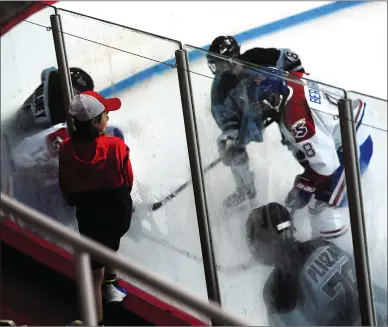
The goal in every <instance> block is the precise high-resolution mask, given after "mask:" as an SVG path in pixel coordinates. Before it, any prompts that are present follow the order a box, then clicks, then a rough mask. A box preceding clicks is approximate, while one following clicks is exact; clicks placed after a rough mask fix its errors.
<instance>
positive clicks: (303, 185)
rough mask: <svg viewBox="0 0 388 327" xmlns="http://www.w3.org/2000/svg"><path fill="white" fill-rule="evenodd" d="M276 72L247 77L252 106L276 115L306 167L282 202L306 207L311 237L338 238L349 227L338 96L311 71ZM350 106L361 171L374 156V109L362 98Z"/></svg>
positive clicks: (296, 153) (363, 170) (297, 206)
mask: <svg viewBox="0 0 388 327" xmlns="http://www.w3.org/2000/svg"><path fill="white" fill-rule="evenodd" d="M270 72H271V73H270ZM276 74H279V71H276V70H271V71H268V74H264V73H259V74H257V75H256V76H254V77H252V78H250V81H249V82H247V90H248V91H247V93H248V98H249V99H250V100H249V101H250V107H255V108H257V110H259V111H262V112H263V113H265V112H272V114H277V115H279V122H280V123H279V124H280V130H281V132H282V134H283V135H284V137H285V139H286V140H287V143H288V148H289V150H291V151H292V153H293V154H294V156H295V157H296V158H297V159H298V161H299V162H300V164H301V165H302V166H303V168H304V172H303V173H302V174H300V175H297V176H296V178H295V181H294V186H293V188H292V190H291V191H290V192H289V194H288V196H287V198H286V200H285V203H286V205H287V206H289V207H293V208H295V209H301V208H303V207H305V206H307V205H309V206H308V208H309V212H310V218H311V219H310V221H311V228H312V233H313V234H312V235H313V237H316V236H321V237H325V238H336V237H339V236H341V235H343V234H344V233H345V232H346V230H347V227H346V222H345V220H344V219H343V212H342V210H340V208H341V207H344V206H345V205H346V204H347V198H346V185H345V175H344V166H343V150H342V141H341V134H340V126H339V119H338V118H337V115H338V105H337V100H336V98H335V97H334V96H333V95H332V94H328V93H326V92H325V90H322V89H321V87H320V86H319V85H318V84H317V83H315V82H312V81H311V77H310V76H309V75H306V74H303V73H292V74H291V75H290V77H292V78H293V79H292V80H287V81H285V79H284V78H282V77H281V76H280V75H278V76H276ZM303 78H308V79H309V80H307V81H306V80H305V81H302V80H303ZM353 108H354V117H355V124H356V131H357V134H356V136H357V144H358V146H359V151H358V153H359V162H360V172H361V174H363V173H364V172H365V171H366V170H367V168H368V166H369V162H370V160H371V158H372V154H373V141H372V137H371V135H370V129H369V127H368V125H369V124H370V121H371V116H372V109H371V108H370V107H369V106H367V104H366V103H365V102H363V101H361V100H356V101H353Z"/></svg>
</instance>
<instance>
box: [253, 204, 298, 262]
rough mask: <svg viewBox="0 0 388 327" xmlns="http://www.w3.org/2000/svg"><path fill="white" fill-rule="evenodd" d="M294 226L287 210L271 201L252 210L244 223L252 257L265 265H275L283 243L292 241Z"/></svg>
mask: <svg viewBox="0 0 388 327" xmlns="http://www.w3.org/2000/svg"><path fill="white" fill-rule="evenodd" d="M294 233H295V228H294V226H293V224H292V222H291V215H290V213H289V212H288V210H287V209H286V208H285V207H284V206H282V205H281V204H279V203H276V202H271V203H268V204H266V205H264V206H261V207H259V208H256V209H254V210H252V212H251V213H250V215H249V217H248V220H247V223H246V239H247V243H248V248H249V250H250V252H251V254H252V255H253V257H254V258H255V259H256V260H257V261H258V262H260V263H262V264H265V265H275V264H277V260H278V259H279V256H278V253H279V252H281V248H282V246H284V244H287V243H290V242H294V240H295V238H294Z"/></svg>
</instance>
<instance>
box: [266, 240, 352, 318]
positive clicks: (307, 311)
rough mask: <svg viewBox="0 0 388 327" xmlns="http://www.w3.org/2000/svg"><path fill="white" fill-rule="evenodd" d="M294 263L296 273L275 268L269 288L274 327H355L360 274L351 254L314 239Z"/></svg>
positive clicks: (270, 314) (308, 242)
mask: <svg viewBox="0 0 388 327" xmlns="http://www.w3.org/2000/svg"><path fill="white" fill-rule="evenodd" d="M290 262H291V264H290V267H291V266H292V269H293V271H292V272H291V273H284V272H282V271H280V270H279V269H277V268H275V271H274V272H273V274H272V275H273V276H272V275H271V276H270V278H269V280H268V282H267V284H266V287H265V294H264V296H265V298H266V299H269V300H267V301H266V304H267V307H268V317H269V320H270V324H271V325H278V326H289V325H321V326H322V325H326V326H329V325H353V324H354V323H355V322H356V321H357V319H358V317H359V303H358V292H357V284H356V273H355V267H354V263H353V260H352V257H351V256H350V255H348V254H347V253H345V252H343V251H342V250H341V249H339V248H338V247H337V246H335V245H334V244H332V243H330V242H328V241H323V240H312V241H307V242H304V243H301V245H300V248H299V250H298V253H294V255H292V257H291V258H290ZM271 278H272V280H271ZM280 297H281V298H282V300H279V298H280ZM284 299H286V300H284Z"/></svg>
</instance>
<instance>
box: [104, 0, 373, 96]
mask: <svg viewBox="0 0 388 327" xmlns="http://www.w3.org/2000/svg"><path fill="white" fill-rule="evenodd" d="M367 2H368V1H335V2H332V3H329V4H327V5H323V6H321V7H317V8H314V9H311V10H307V11H304V12H301V13H299V14H296V15H292V16H289V17H286V18H282V19H280V20H277V21H274V22H272V23H268V24H265V25H262V26H258V27H255V28H252V29H250V30H248V31H245V32H242V33H239V34H236V35H234V37H235V38H236V40H237V41H238V42H240V43H242V42H246V41H249V40H253V39H256V38H258V37H261V36H264V35H268V34H271V33H275V32H278V31H281V30H283V29H287V28H289V27H292V26H296V25H299V24H302V23H305V22H307V21H310V20H314V19H317V18H320V17H323V16H327V15H330V14H333V13H335V12H337V11H340V10H344V9H347V8H351V7H355V6H358V5H361V4H365V3H367ZM208 48H209V45H205V46H203V47H202V49H204V50H207V49H208ZM203 55H204V54H203V53H202V52H200V51H190V52H189V60H190V61H191V62H192V61H194V60H197V59H199V58H201V57H202V56H203ZM174 63H175V58H173V59H170V60H168V61H165V62H164V63H161V64H157V65H154V66H152V67H149V68H147V69H145V70H142V71H140V72H138V73H136V74H134V75H132V76H129V77H127V78H125V79H123V80H122V81H120V82H118V83H116V84H115V85H113V86H109V87H107V88H105V89H103V90H101V91H100V93H101V95H103V96H105V97H109V96H112V95H113V94H114V93H118V92H122V91H124V90H126V89H128V88H130V87H132V86H134V85H135V84H138V83H140V82H143V81H145V80H147V79H149V78H151V77H153V76H154V75H157V74H162V73H164V72H166V71H168V70H169V69H171V65H173V64H174Z"/></svg>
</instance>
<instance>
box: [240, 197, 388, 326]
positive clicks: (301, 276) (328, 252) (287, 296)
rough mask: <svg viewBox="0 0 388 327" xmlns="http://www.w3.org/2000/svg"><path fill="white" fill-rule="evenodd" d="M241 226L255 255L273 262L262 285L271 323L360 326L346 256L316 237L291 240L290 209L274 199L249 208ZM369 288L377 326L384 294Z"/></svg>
mask: <svg viewBox="0 0 388 327" xmlns="http://www.w3.org/2000/svg"><path fill="white" fill-rule="evenodd" d="M246 228H247V229H246V230H247V241H248V245H249V248H250V249H251V252H252V254H253V255H254V256H255V258H256V259H258V260H259V261H260V262H263V263H266V264H268V265H274V266H275V268H274V270H273V272H272V273H271V275H270V276H269V278H268V280H267V281H266V283H265V285H264V289H263V298H264V302H265V304H266V306H267V315H268V320H269V324H270V325H272V326H301V325H302V326H314V325H315V326H317V325H318V326H350V325H361V323H360V309H359V296H358V289H357V281H356V271H355V266H354V262H353V258H352V256H351V255H349V254H348V253H346V252H345V251H343V250H342V249H340V248H339V247H337V246H336V245H334V244H333V243H331V242H329V241H327V240H323V239H321V238H317V239H311V240H308V241H306V242H300V241H297V240H295V237H294V231H295V229H294V227H293V224H292V220H291V216H290V213H289V212H288V210H287V209H286V208H285V207H284V206H282V205H280V204H278V203H269V204H267V205H265V206H261V207H259V208H256V209H254V210H253V211H252V212H251V214H250V215H249V217H248V220H247V223H246ZM373 291H374V303H375V307H376V312H377V322H378V325H386V322H387V293H386V291H384V290H383V289H381V288H380V287H378V286H377V285H374V286H373Z"/></svg>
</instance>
